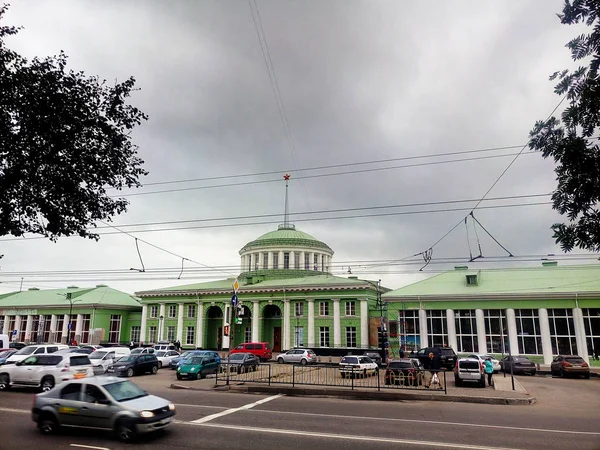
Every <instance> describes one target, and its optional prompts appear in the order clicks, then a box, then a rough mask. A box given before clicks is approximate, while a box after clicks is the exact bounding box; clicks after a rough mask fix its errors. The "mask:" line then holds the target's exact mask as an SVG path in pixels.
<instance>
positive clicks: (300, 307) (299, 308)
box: [294, 302, 304, 316]
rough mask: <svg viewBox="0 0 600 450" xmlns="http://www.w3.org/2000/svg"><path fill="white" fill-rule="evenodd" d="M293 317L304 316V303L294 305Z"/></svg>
mask: <svg viewBox="0 0 600 450" xmlns="http://www.w3.org/2000/svg"><path fill="white" fill-rule="evenodd" d="M294 309H295V311H294V315H295V316H303V315H304V302H296V303H294Z"/></svg>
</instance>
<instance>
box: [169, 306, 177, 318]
mask: <svg viewBox="0 0 600 450" xmlns="http://www.w3.org/2000/svg"><path fill="white" fill-rule="evenodd" d="M176 316H177V305H169V319H174V318H175V317H176Z"/></svg>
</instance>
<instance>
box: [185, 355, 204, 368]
mask: <svg viewBox="0 0 600 450" xmlns="http://www.w3.org/2000/svg"><path fill="white" fill-rule="evenodd" d="M202 359H203V358H202V356H192V357H191V358H188V359H187V360H186V361H185V363H186V364H191V365H193V366H197V365H198V364H202Z"/></svg>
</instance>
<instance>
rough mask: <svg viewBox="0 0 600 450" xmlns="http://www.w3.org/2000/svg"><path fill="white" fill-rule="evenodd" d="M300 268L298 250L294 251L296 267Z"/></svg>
mask: <svg viewBox="0 0 600 450" xmlns="http://www.w3.org/2000/svg"><path fill="white" fill-rule="evenodd" d="M299 268H300V253H299V252H296V253H294V269H299Z"/></svg>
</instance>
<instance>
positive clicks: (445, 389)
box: [444, 370, 448, 395]
mask: <svg viewBox="0 0 600 450" xmlns="http://www.w3.org/2000/svg"><path fill="white" fill-rule="evenodd" d="M444 394H445V395H448V383H447V382H446V370H444Z"/></svg>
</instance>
